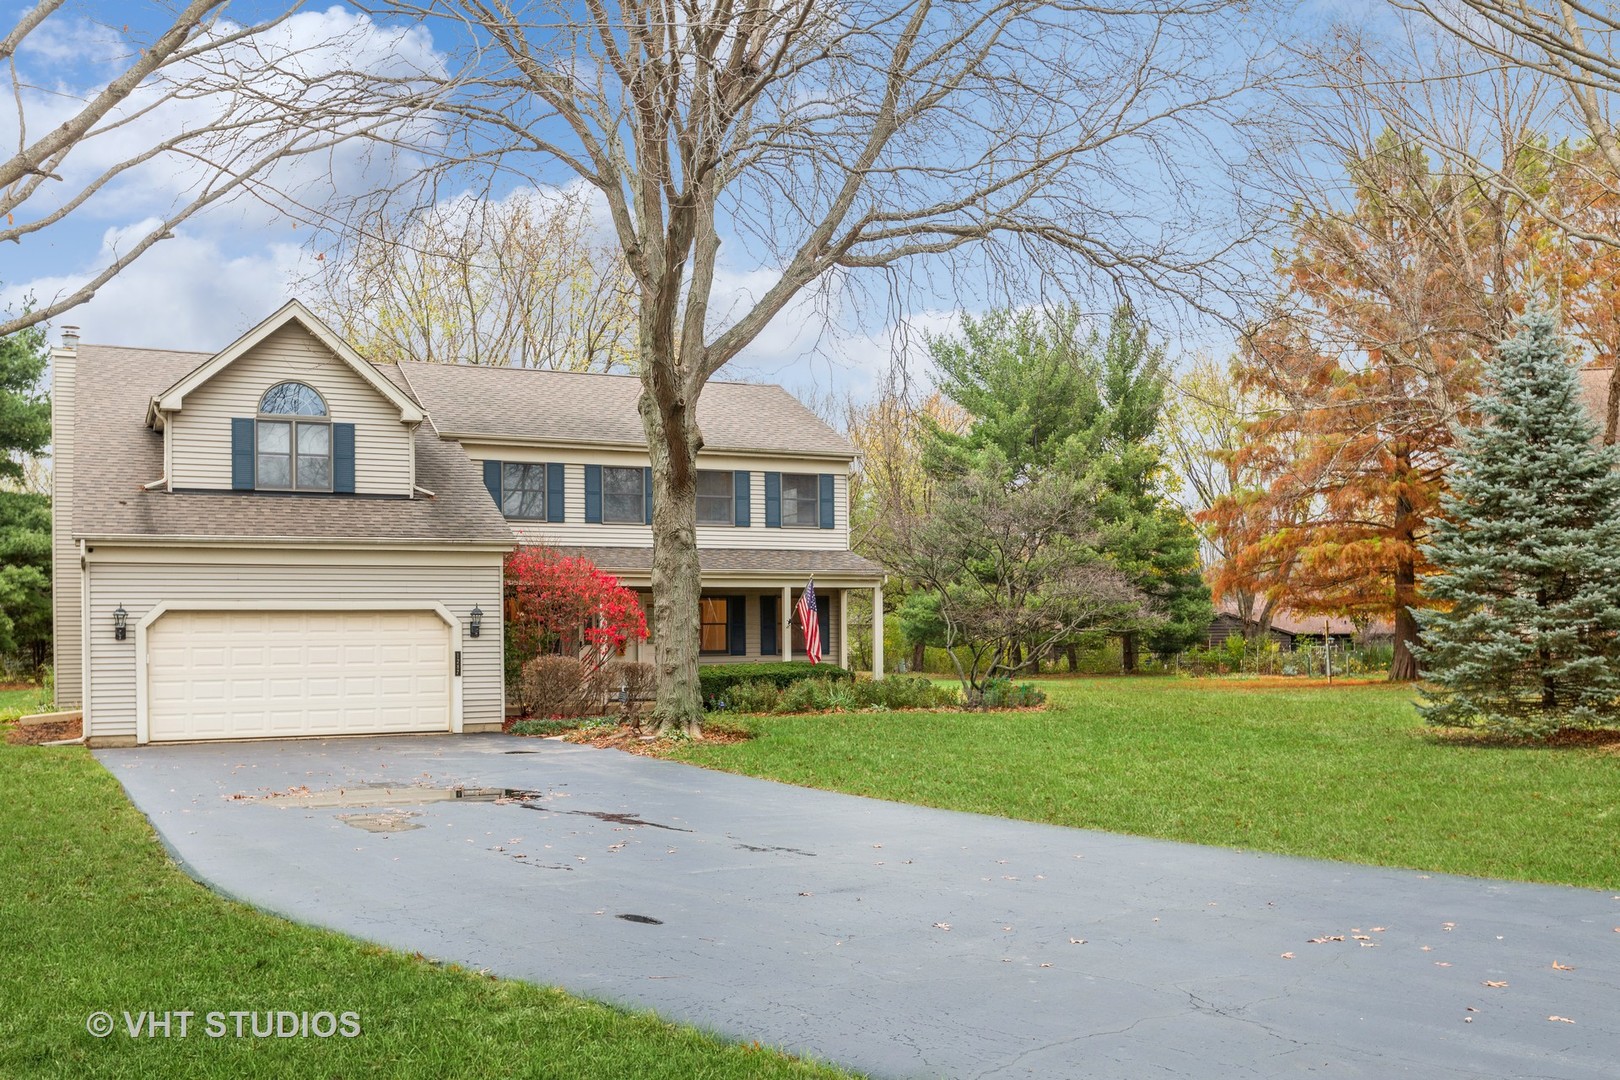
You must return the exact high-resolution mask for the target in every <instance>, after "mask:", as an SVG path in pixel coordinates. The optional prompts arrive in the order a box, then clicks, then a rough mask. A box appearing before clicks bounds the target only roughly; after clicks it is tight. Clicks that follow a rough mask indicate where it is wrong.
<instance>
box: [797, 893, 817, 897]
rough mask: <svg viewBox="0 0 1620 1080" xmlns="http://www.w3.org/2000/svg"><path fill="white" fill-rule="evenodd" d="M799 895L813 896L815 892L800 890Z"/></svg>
mask: <svg viewBox="0 0 1620 1080" xmlns="http://www.w3.org/2000/svg"><path fill="white" fill-rule="evenodd" d="M799 895H800V896H814V895H816V894H815V893H812V892H802V893H800V894H799Z"/></svg>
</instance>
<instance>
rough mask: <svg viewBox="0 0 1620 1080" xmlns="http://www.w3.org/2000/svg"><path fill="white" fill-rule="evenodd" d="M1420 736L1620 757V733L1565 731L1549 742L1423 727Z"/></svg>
mask: <svg viewBox="0 0 1620 1080" xmlns="http://www.w3.org/2000/svg"><path fill="white" fill-rule="evenodd" d="M1417 734H1418V736H1419V737H1420V738H1422V739H1423V740H1424V741H1425V742H1429V743H1432V744H1434V745H1435V746H1455V747H1462V748H1469V749H1478V750H1597V751H1600V752H1602V753H1606V754H1620V731H1613V730H1610V729H1607V728H1604V729H1600V730H1596V731H1591V730H1587V729H1584V728H1564V729H1563V730H1562V731H1556V732H1554V733H1553V734H1552V735H1549V736H1548V737H1547V738H1545V739H1524V738H1515V737H1513V736H1510V735H1496V734H1493V733H1491V732H1488V731H1474V730H1472V729H1469V728H1419V729H1418V731H1417Z"/></svg>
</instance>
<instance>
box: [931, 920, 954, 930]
mask: <svg viewBox="0 0 1620 1080" xmlns="http://www.w3.org/2000/svg"><path fill="white" fill-rule="evenodd" d="M950 928H951V924H950V923H948V922H937V923H935V924H934V929H935V930H949V929H950Z"/></svg>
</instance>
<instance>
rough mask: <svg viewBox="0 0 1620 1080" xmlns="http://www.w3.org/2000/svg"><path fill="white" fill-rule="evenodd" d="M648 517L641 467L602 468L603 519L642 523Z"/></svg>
mask: <svg viewBox="0 0 1620 1080" xmlns="http://www.w3.org/2000/svg"><path fill="white" fill-rule="evenodd" d="M645 519H646V501H645V493H644V492H643V490H642V472H641V470H640V469H620V468H604V469H603V470H602V520H603V521H606V522H612V523H615V524H620V525H640V524H641V523H642V522H643V521H644V520H645Z"/></svg>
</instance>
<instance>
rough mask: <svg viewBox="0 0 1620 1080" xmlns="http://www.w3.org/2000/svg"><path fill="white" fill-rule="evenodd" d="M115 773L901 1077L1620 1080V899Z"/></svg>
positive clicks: (729, 1021) (993, 823) (347, 913)
mask: <svg viewBox="0 0 1620 1080" xmlns="http://www.w3.org/2000/svg"><path fill="white" fill-rule="evenodd" d="M96 756H97V757H98V758H99V759H100V760H101V761H102V762H103V763H104V764H105V765H106V766H107V768H108V769H110V770H111V771H112V773H113V775H114V776H116V777H117V778H118V779H119V780H120V781H121V782H122V783H123V785H124V787H125V789H126V790H127V791H128V792H129V795H130V797H131V798H132V799H133V800H134V802H135V804H136V805H137V806H139V807H140V808H141V810H142V811H144V812H145V813H146V815H147V816H148V817H150V818H151V820H152V822H153V823H154V824H155V825H156V826H157V829H158V831H159V833H160V834H161V835H162V837H163V840H164V842H165V843H166V844H167V845H168V846H169V848H170V849H171V851H173V853H174V855H175V856H176V858H177V859H178V860H179V861H180V862H181V863H182V864H183V865H184V866H185V868H186V869H187V870H188V871H189V872H190V873H191V874H193V875H194V876H196V877H197V878H199V879H200V880H202V881H204V882H206V883H207V884H209V885H210V886H212V887H214V888H215V889H217V890H219V891H220V892H223V893H225V894H227V895H230V896H233V897H236V898H238V899H241V900H244V901H246V902H248V903H251V904H253V905H255V906H257V907H260V908H264V909H267V910H269V911H273V912H276V913H278V914H281V915H284V916H286V917H288V918H291V919H294V920H296V921H299V922H304V923H311V924H316V925H320V926H327V927H331V928H333V929H335V930H340V931H343V932H345V933H348V934H352V935H355V936H357V937H361V938H366V939H369V940H372V941H376V942H379V943H382V944H386V945H390V946H393V947H395V948H399V949H403V950H407V951H412V952H422V953H425V954H427V955H429V956H433V957H438V958H441V959H443V960H446V961H455V962H458V963H461V964H464V965H467V966H470V967H473V968H487V969H489V970H490V971H492V972H495V973H498V974H501V975H508V976H513V977H516V978H521V979H529V980H533V981H536V982H541V983H548V984H554V985H557V986H561V987H564V988H566V989H568V990H571V991H574V992H576V993H579V994H584V995H588V996H591V997H596V998H600V999H604V1000H608V1001H613V1002H618V1003H622V1004H625V1005H630V1006H637V1007H650V1008H653V1009H657V1010H658V1011H659V1012H660V1013H662V1014H663V1015H664V1016H666V1017H668V1018H670V1019H674V1020H681V1021H686V1022H689V1023H693V1024H697V1025H699V1026H701V1027H704V1028H708V1029H711V1030H714V1031H718V1032H720V1033H722V1034H724V1035H727V1036H730V1037H733V1038H738V1039H748V1040H754V1039H757V1040H759V1041H761V1042H764V1043H767V1044H772V1045H776V1046H780V1047H782V1048H783V1049H786V1050H788V1051H790V1052H794V1053H799V1054H805V1055H811V1056H814V1057H818V1058H822V1059H826V1060H831V1061H834V1062H838V1063H840V1064H843V1065H846V1066H849V1067H852V1068H855V1069H860V1070H866V1071H869V1072H871V1073H874V1074H877V1075H883V1076H950V1077H981V1076H982V1077H991V1076H993V1077H1013V1076H1039V1077H1068V1076H1074V1077H1099V1078H1107V1077H1146V1076H1154V1077H1160V1076H1162V1077H1199V1078H1205V1077H1221V1078H1228V1077H1280V1076H1296V1075H1307V1074H1308V1075H1311V1076H1320V1077H1376V1078H1385V1077H1397V1076H1412V1077H1424V1078H1442V1077H1444V1078H1450V1077H1470V1078H1473V1077H1489V1078H1505V1077H1531V1076H1534V1077H1568V1078H1572V1077H1594V1078H1596V1077H1603V1078H1612V1077H1614V1076H1615V1075H1617V1073H1620V933H1617V932H1616V929H1615V928H1616V927H1620V895H1612V894H1609V893H1602V892H1594V891H1589V890H1581V889H1563V888H1553V887H1545V886H1534V885H1520V884H1510V883H1504V882H1496V881H1485V880H1475V879H1469V878H1456V877H1446V876H1442V875H1431V874H1421V873H1415V872H1410V871H1398V870H1379V869H1370V868H1364V867H1353V866H1347V865H1343V864H1338V863H1326V862H1313V861H1308V860H1301V859H1290V858H1283V857H1279V856H1272V855H1255V854H1250V853H1245V852H1237V851H1226V850H1220V849H1214V848H1204V847H1197V846H1193V845H1187V844H1175V843H1169V842H1165V841H1155V840H1144V839H1138V838H1132V837H1123V836H1114V835H1109V834H1106V833H1095V832H1085V831H1081V830H1075V829H1065V828H1059V827H1056V826H1046V825H1035V824H1028V823H1023V822H1013V821H1004V820H1001V819H997V818H988V817H979V816H976V815H971V814H959V813H952V812H948V811H941V810H929V809H924V808H920V807H912V806H904V805H899V804H894V803H885V802H878V801H874V800H869V799H860V798H855V797H852V796H846V795H836V794H830V793H826V792H819V791H810V790H805V789H802V788H794V787H787V786H783V785H779V784H773V783H769V782H765V781H760V780H753V779H749V778H746V777H737V776H729V775H725V774H721V773H715V772H709V771H706V770H702V769H697V768H693V767H689V766H685V765H678V764H674V763H670V762H664V761H655V760H648V759H644V758H637V757H632V756H630V755H627V754H621V753H617V752H614V751H601V750H593V749H588V748H583V747H576V746H570V745H567V744H563V743H559V742H554V741H541V740H523V739H514V738H509V737H505V736H498V735H491V736H468V737H446V736H427V737H398V738H378V739H328V740H308V741H296V742H274V743H248V744H239V745H218V744H216V745H195V746H171V747H144V748H139V749H132V750H103V751H98V752H97V754H96ZM456 785H462V786H463V788H464V791H465V790H466V789H468V788H473V789H490V790H493V789H515V790H522V791H529V792H534V793H537V796H536V797H531V798H527V799H515V800H513V799H504V798H503V799H499V800H497V801H484V800H485V799H489V798H492V795H491V794H489V792H488V791H486V793H485V795H484V796H483V798H482V799H481V798H461V799H454V798H451V797H450V796H449V792H448V789H451V788H453V787H454V786H456ZM306 792H307V794H306ZM340 792H341V794H340ZM475 794H476V793H475ZM1482 842H1489V841H1488V839H1484V840H1482ZM623 916H632V917H633V918H624V917H623ZM653 920H656V921H653ZM1312 939H1326V940H1316V941H1313V940H1312ZM1555 961H1556V962H1557V963H1559V964H1561V965H1564V966H1565V967H1566V968H1573V970H1561V969H1558V968H1555V967H1554V966H1553V965H1554V962H1555ZM1490 983H1505V984H1506V985H1504V986H1491V985H1487V984H1490ZM279 1005H280V1003H277V1002H264V1003H263V1004H262V1006H260V1007H262V1008H266V1009H274V1008H277V1007H279ZM1554 1017H1562V1018H1564V1019H1552V1018H1554ZM366 1020H367V1024H368V1025H372V1024H376V1025H382V1024H386V1023H387V1022H388V1018H387V1017H386V1016H380V1017H375V1018H373V1017H369V1016H368V1017H367V1018H366ZM1565 1020H1570V1021H1573V1023H1567V1022H1565Z"/></svg>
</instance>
